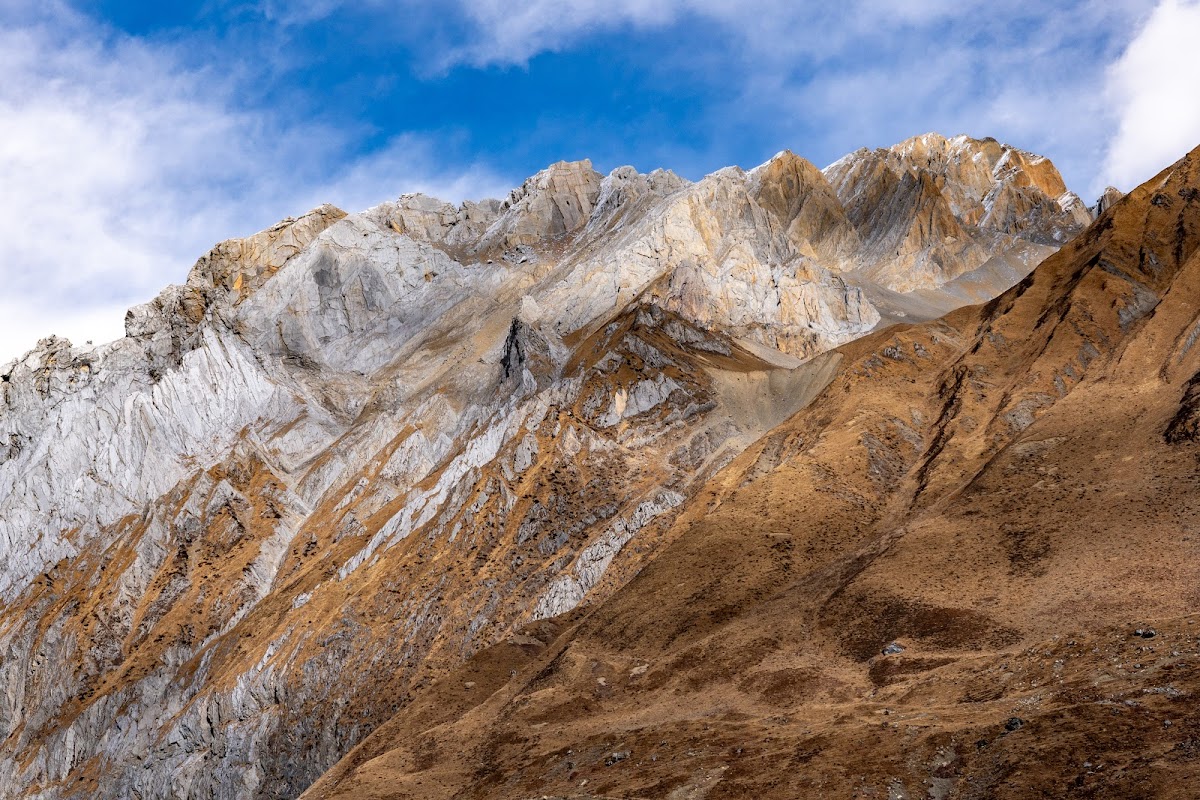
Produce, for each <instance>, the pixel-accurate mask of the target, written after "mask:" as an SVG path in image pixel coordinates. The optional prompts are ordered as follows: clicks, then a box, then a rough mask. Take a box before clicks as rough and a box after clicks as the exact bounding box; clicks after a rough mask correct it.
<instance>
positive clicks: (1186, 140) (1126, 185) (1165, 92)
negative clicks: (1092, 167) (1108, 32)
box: [1102, 0, 1200, 191]
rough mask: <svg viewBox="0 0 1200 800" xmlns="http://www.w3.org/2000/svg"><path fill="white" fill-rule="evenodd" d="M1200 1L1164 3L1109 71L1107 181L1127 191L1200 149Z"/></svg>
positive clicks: (1105, 164) (1105, 175)
mask: <svg viewBox="0 0 1200 800" xmlns="http://www.w3.org/2000/svg"><path fill="white" fill-rule="evenodd" d="M1197 42H1200V2H1191V3H1187V2H1180V1H1179V0H1164V1H1163V2H1161V3H1159V5H1158V7H1157V8H1156V9H1155V10H1154V13H1153V14H1152V15H1151V16H1150V19H1149V20H1148V21H1147V22H1146V24H1145V27H1143V28H1142V29H1141V31H1140V32H1139V33H1138V34H1137V36H1136V37H1135V38H1134V39H1133V41H1132V42H1130V44H1129V47H1128V48H1127V49H1126V50H1125V52H1124V54H1123V55H1122V56H1121V58H1120V60H1118V61H1117V62H1116V63H1115V64H1114V65H1113V66H1112V67H1111V69H1110V70H1109V74H1108V92H1107V97H1106V99H1107V100H1108V102H1109V103H1110V104H1111V107H1112V108H1113V109H1114V111H1115V113H1116V124H1115V131H1116V134H1115V136H1113V139H1112V141H1111V143H1110V144H1109V146H1108V150H1107V154H1106V157H1105V161H1104V169H1103V172H1102V177H1103V178H1104V179H1105V180H1107V181H1108V182H1109V183H1111V184H1113V185H1115V186H1116V187H1117V188H1119V189H1122V190H1124V191H1128V190H1130V189H1132V188H1133V187H1134V186H1136V185H1138V184H1139V183H1141V182H1143V181H1145V180H1147V179H1149V178H1150V177H1152V176H1153V175H1154V174H1155V173H1156V172H1158V171H1159V170H1160V169H1162V168H1163V167H1164V166H1166V165H1167V164H1170V163H1172V162H1173V161H1175V160H1176V159H1178V158H1180V157H1181V156H1183V155H1184V154H1185V153H1187V152H1188V151H1190V150H1191V149H1192V148H1194V147H1196V146H1197V145H1200V59H1197V58H1196V43H1197Z"/></svg>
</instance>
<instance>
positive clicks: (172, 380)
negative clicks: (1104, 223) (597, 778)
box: [0, 137, 1133, 798]
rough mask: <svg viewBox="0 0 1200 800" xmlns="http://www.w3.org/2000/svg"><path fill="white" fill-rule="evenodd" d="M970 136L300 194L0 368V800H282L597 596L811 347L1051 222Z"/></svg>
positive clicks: (1053, 242) (1039, 178)
mask: <svg viewBox="0 0 1200 800" xmlns="http://www.w3.org/2000/svg"><path fill="white" fill-rule="evenodd" d="M971 141H973V140H969V141H963V142H960V141H959V140H958V139H954V140H941V142H939V141H938V140H935V139H932V138H929V137H924V138H923V139H922V141H921V143H920V146H919V147H918V146H917V145H916V144H914V145H912V146H909V147H908V149H907V150H904V149H903V148H901V149H899V150H896V152H892V151H873V152H863V153H859V154H852V155H851V156H848V157H847V158H846V159H843V160H841V161H839V162H838V163H837V164H835V165H834V166H831V167H830V168H828V169H826V170H825V171H820V170H817V169H816V168H815V167H814V166H813V165H812V164H810V163H809V162H807V161H805V160H804V159H802V158H800V157H798V156H795V155H794V154H791V153H787V152H785V153H781V154H780V155H778V156H776V157H775V158H773V159H771V160H770V161H768V162H767V163H766V164H764V165H762V166H760V167H758V168H755V169H752V170H750V171H743V170H741V169H738V168H727V169H724V170H720V171H718V172H716V173H713V174H712V175H709V176H706V177H705V178H703V179H702V180H699V181H696V182H690V181H686V180H684V179H682V178H680V177H678V176H676V175H674V174H673V173H670V172H666V171H655V172H652V173H649V174H641V173H638V172H637V171H636V170H634V169H632V168H631V167H621V168H618V169H616V170H613V171H612V172H611V173H609V174H608V175H601V174H600V173H598V172H596V171H595V170H594V169H593V168H592V165H591V164H590V163H588V162H576V163H559V164H555V165H552V166H551V167H549V168H548V169H546V170H544V171H542V172H540V173H538V174H537V175H535V176H533V177H532V178H530V179H529V180H528V181H526V182H525V183H524V184H523V185H522V186H521V187H520V188H518V189H516V190H514V192H513V193H512V194H511V195H510V196H509V197H508V198H507V199H505V200H502V201H499V200H485V201H480V202H477V203H476V202H467V203H463V204H461V205H458V206H454V205H450V204H447V203H443V202H441V201H438V200H435V199H433V198H429V197H425V196H423V195H401V196H400V197H399V198H397V199H396V200H394V201H390V202H385V203H382V204H380V205H378V206H376V207H374V208H371V209H368V210H366V211H363V212H361V213H350V214H347V213H345V212H343V211H341V210H339V209H336V208H333V207H330V206H324V207H321V208H318V209H315V210H314V211H312V212H310V213H308V214H305V215H302V216H300V217H298V218H295V219H290V220H285V221H284V222H281V223H280V224H279V225H276V226H274V227H272V228H271V229H269V230H267V231H264V232H262V233H259V234H257V235H255V236H252V237H248V238H245V239H238V240H231V241H228V242H224V243H221V244H219V245H217V246H216V247H215V248H214V249H213V250H212V251H211V252H210V253H209V254H207V255H206V256H204V257H203V258H201V259H200V260H199V261H198V262H197V264H196V266H195V267H194V268H193V270H192V272H191V274H190V275H189V277H188V279H187V281H186V283H184V284H183V285H180V286H172V287H168V288H167V289H166V290H164V291H163V292H162V293H161V294H160V295H159V297H157V298H155V299H154V300H152V301H151V302H149V303H147V304H144V305H141V306H137V307H135V308H133V309H131V310H130V312H129V315H128V317H127V320H126V332H127V336H126V337H125V338H123V339H120V340H118V341H116V342H113V343H111V344H108V345H103V346H100V347H94V348H93V347H88V348H77V347H72V346H71V345H70V344H69V343H68V342H66V341H65V340H59V339H48V340H45V341H44V342H43V344H41V345H39V347H38V348H37V349H36V350H34V351H33V352H32V353H30V354H29V355H28V356H26V357H25V358H24V359H22V360H20V361H17V362H14V363H12V364H10V365H7V366H5V367H4V368H3V369H0V550H2V551H3V552H4V553H5V554H6V558H5V559H3V560H0V601H2V602H3V606H2V607H0V653H3V654H4V658H3V660H2V661H0V686H3V687H5V691H3V692H0V796H5V797H10V796H11V797H24V796H29V795H31V794H32V793H38V795H39V796H40V797H42V798H66V797H82V796H88V797H126V796H145V797H158V796H166V795H168V794H170V793H173V794H175V795H178V796H183V797H199V796H206V797H211V796H217V797H222V798H242V797H247V798H248V797H268V796H295V795H296V794H298V793H299V791H301V790H302V789H303V788H304V787H305V786H307V785H308V784H309V783H311V782H312V781H314V780H316V779H317V777H318V776H320V775H321V774H322V773H323V772H324V771H325V770H326V769H328V768H329V767H330V766H332V765H333V764H334V763H335V762H336V761H337V760H338V759H340V758H341V757H342V756H343V755H344V754H345V753H346V751H347V750H348V749H349V748H350V747H351V746H353V745H354V744H355V743H356V742H358V741H360V740H361V739H362V738H363V737H365V736H366V735H367V734H368V733H369V732H370V731H372V730H375V729H376V728H378V726H380V725H382V724H383V723H384V722H385V721H386V720H387V719H388V718H389V717H390V716H391V715H392V714H393V713H394V712H395V711H396V710H397V709H399V708H400V707H401V706H403V705H405V704H407V703H408V702H410V700H411V698H412V697H413V696H414V693H416V692H419V691H422V687H427V686H429V685H430V682H431V681H432V680H434V679H435V678H436V677H437V676H438V675H441V674H444V673H445V671H446V670H449V669H452V668H454V667H456V665H458V664H459V663H460V662H461V661H462V659H463V658H465V657H467V656H469V655H470V654H472V653H474V652H476V651H477V650H479V649H480V648H482V647H484V646H487V645H490V644H494V643H496V642H498V641H502V640H503V639H504V638H505V637H506V636H508V635H509V634H510V633H512V632H513V631H514V630H516V629H517V627H518V626H520V625H522V624H525V623H528V622H530V621H531V620H534V619H539V620H540V619H548V618H550V617H555V616H558V615H561V614H564V613H568V612H571V611H572V610H574V609H577V608H582V607H584V606H587V605H588V604H595V603H599V602H601V601H603V600H604V598H606V597H609V596H611V595H612V593H613V592H615V591H616V590H617V589H618V588H619V587H620V586H622V585H623V584H624V583H625V582H626V581H627V580H628V579H629V578H630V577H631V576H632V575H634V574H635V573H637V572H638V571H639V570H640V569H641V568H642V567H643V566H644V565H645V564H646V563H648V562H647V559H649V558H650V557H651V556H652V555H653V554H654V553H655V552H656V548H657V547H658V546H659V545H660V544H662V543H663V542H664V541H665V540H664V539H663V537H664V536H665V535H666V533H667V532H668V531H669V530H670V529H671V526H672V525H673V524H674V523H673V520H674V519H675V517H676V516H677V515H678V514H679V513H681V509H683V508H684V507H685V506H686V505H687V504H688V503H691V502H693V499H694V498H697V497H699V496H700V494H699V493H700V492H701V491H702V489H703V487H704V486H705V485H706V482H707V481H709V480H710V479H711V478H712V477H713V476H714V475H715V474H716V473H717V472H718V471H719V470H721V469H722V468H724V467H725V466H727V465H728V464H730V463H731V462H732V460H733V459H735V458H737V457H738V455H739V453H741V452H742V451H743V450H744V449H745V448H746V447H748V446H749V445H751V444H752V443H753V442H755V441H756V440H759V439H760V438H761V437H762V436H763V435H765V434H766V433H768V432H769V431H771V430H772V429H774V428H775V427H776V426H778V425H780V424H781V423H783V422H784V421H785V420H787V419H788V418H790V417H791V416H792V415H793V414H795V413H796V412H797V411H798V410H800V409H801V408H802V407H803V406H805V405H806V404H807V403H808V402H809V401H810V400H812V399H813V398H814V397H815V396H817V395H818V394H819V393H820V392H822V391H823V389H824V387H825V386H826V385H828V384H829V382H830V381H831V380H833V379H834V377H835V376H836V375H838V374H839V370H841V369H842V368H843V363H844V361H845V360H846V358H847V355H846V354H845V352H848V351H838V350H837V348H839V347H843V346H845V345H847V344H850V343H853V342H854V341H855V340H857V339H860V338H861V337H863V336H865V335H868V334H871V332H872V331H875V330H876V329H877V328H878V327H880V326H883V325H886V324H889V323H890V322H891V321H893V320H896V319H899V318H901V315H904V317H903V318H904V319H906V320H908V321H910V322H911V321H916V320H919V319H924V318H930V317H934V316H937V315H938V314H940V313H942V312H944V311H945V310H947V309H950V308H955V307H959V306H962V305H964V304H967V303H970V302H974V301H978V300H987V299H991V298H992V297H994V296H995V295H996V294H997V293H999V292H1000V291H1001V290H1002V289H1004V288H1007V287H1008V286H1009V285H1011V284H1012V283H1015V282H1017V281H1019V280H1020V279H1021V278H1022V277H1024V275H1025V274H1026V273H1027V272H1028V271H1029V270H1030V269H1031V268H1032V267H1033V266H1034V264H1035V263H1036V261H1037V259H1038V258H1039V257H1040V256H1041V255H1044V254H1047V253H1050V252H1053V251H1054V249H1055V248H1056V247H1057V246H1058V244H1059V243H1060V242H1065V241H1067V240H1069V239H1070V238H1071V237H1072V236H1074V235H1075V234H1076V233H1077V232H1078V231H1079V229H1080V228H1081V227H1082V221H1081V220H1082V217H1081V216H1080V214H1081V213H1082V214H1085V215H1086V213H1087V211H1086V209H1083V210H1082V211H1080V209H1081V208H1082V207H1081V206H1077V205H1070V204H1068V205H1062V204H1060V203H1059V202H1058V199H1057V198H1055V197H1051V196H1050V195H1049V194H1047V192H1046V189H1047V188H1050V189H1053V188H1054V187H1053V186H1052V185H1051V179H1050V177H1048V176H1051V175H1053V174H1056V173H1052V172H1051V171H1050V170H1052V167H1047V166H1046V165H1045V164H1043V163H1042V162H1039V161H1038V160H1037V159H1036V158H1034V157H1031V156H1027V155H1024V154H1020V153H1018V152H1017V151H1014V150H1012V148H1007V149H1006V148H1005V147H1004V146H1002V145H998V144H995V143H988V142H986V140H985V141H984V142H982V143H980V144H977V145H975V144H971V143H970V142H971ZM971 148H975V150H972V149H971ZM968 152H972V153H974V152H978V153H982V154H983V155H982V156H980V158H981V159H982V161H983V162H986V164H984V166H979V165H975V164H974V162H973V161H972V162H971V163H966V162H967V161H970V159H966V161H964V159H965V158H966V155H965V154H967V153H968ZM971 158H972V159H973V158H974V156H973V155H972V156H971ZM1068 206H1069V207H1068ZM1131 313H1133V312H1131ZM889 358H890V357H889ZM914 424H916V423H914ZM901 438H903V436H901ZM348 665H349V667H350V668H348ZM365 698H370V702H369V703H368V702H365ZM164 709H165V710H164Z"/></svg>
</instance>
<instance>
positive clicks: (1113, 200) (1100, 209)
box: [1090, 186, 1125, 217]
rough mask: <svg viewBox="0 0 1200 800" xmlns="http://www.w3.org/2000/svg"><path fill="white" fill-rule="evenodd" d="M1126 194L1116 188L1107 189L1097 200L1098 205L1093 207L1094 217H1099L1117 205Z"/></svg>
mask: <svg viewBox="0 0 1200 800" xmlns="http://www.w3.org/2000/svg"><path fill="white" fill-rule="evenodd" d="M1124 196H1125V193H1124V192H1122V191H1121V190H1120V189H1118V188H1117V187H1115V186H1109V187H1107V188H1105V190H1104V193H1103V194H1101V195H1100V196H1099V197H1097V198H1096V203H1095V205H1093V206H1092V207H1091V209H1090V210H1091V212H1092V216H1094V217H1098V216H1100V215H1101V214H1103V213H1104V212H1105V211H1108V209H1110V208H1112V207H1113V206H1114V205H1116V204H1117V202H1118V201H1120V199H1121V198H1122V197H1124Z"/></svg>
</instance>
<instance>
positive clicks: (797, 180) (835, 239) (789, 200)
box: [749, 150, 859, 268]
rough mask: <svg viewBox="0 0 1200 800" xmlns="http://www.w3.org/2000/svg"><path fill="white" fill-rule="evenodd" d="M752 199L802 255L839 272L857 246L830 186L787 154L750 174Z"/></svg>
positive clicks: (808, 166) (811, 167)
mask: <svg viewBox="0 0 1200 800" xmlns="http://www.w3.org/2000/svg"><path fill="white" fill-rule="evenodd" d="M749 178H750V194H751V196H752V197H753V198H754V200H755V202H757V203H758V204H759V205H760V206H762V207H763V208H764V209H765V210H766V211H767V212H768V213H769V214H771V215H772V216H773V217H774V218H775V219H776V220H777V221H778V223H779V224H780V226H781V227H782V228H783V229H784V230H785V231H787V236H788V239H789V240H790V241H791V242H792V244H793V245H794V246H795V247H796V249H797V250H798V251H799V252H801V253H803V254H804V255H806V256H808V257H810V258H814V259H821V260H823V261H825V262H827V263H828V264H829V265H830V266H831V267H835V268H840V267H842V266H843V264H844V260H845V259H846V258H847V257H848V256H849V255H850V253H851V252H853V250H854V249H855V248H856V247H857V245H858V244H859V241H858V236H857V233H856V231H855V229H854V227H853V225H851V224H850V222H849V220H848V219H847V218H846V212H845V210H844V209H843V207H842V205H841V203H840V202H839V201H838V197H837V194H836V193H835V192H834V191H833V187H832V186H830V185H829V181H827V180H826V179H825V176H824V175H822V174H821V171H820V170H819V169H817V168H816V167H815V166H814V165H813V164H812V163H811V162H810V161H807V160H806V159H803V158H801V157H800V156H797V155H796V154H795V153H793V152H792V151H790V150H785V151H783V152H782V153H779V154H778V155H776V156H775V157H774V158H772V159H771V160H770V161H768V162H766V163H765V164H763V165H762V166H760V167H757V168H756V169H754V170H751V172H750V173H749Z"/></svg>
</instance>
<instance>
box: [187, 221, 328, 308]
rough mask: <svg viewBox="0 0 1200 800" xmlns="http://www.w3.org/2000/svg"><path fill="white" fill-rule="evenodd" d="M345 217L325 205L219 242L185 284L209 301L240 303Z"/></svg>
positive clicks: (200, 262) (194, 269) (193, 270)
mask: <svg viewBox="0 0 1200 800" xmlns="http://www.w3.org/2000/svg"><path fill="white" fill-rule="evenodd" d="M345 216H346V212H345V211H342V210H341V209H340V208H337V207H335V206H331V205H329V204H326V205H323V206H320V207H319V208H314V209H313V210H312V211H309V212H308V213H307V214H303V215H302V216H300V217H298V218H294V219H293V218H292V217H288V218H287V219H285V220H283V221H282V222H279V223H276V224H275V225H272V226H271V227H270V228H268V229H267V230H265V231H262V232H261V233H256V234H254V235H253V236H247V237H246V238H244V239H229V240H228V241H224V242H221V243H220V244H218V245H217V246H216V247H214V248H213V249H212V250H210V251H209V252H208V253H207V254H206V255H205V256H204V257H202V258H201V259H200V260H199V261H197V262H196V265H195V266H193V267H192V270H191V273H190V274H189V275H188V279H187V285H188V286H190V287H193V288H194V289H197V290H198V291H200V292H201V294H203V295H204V297H205V298H206V299H207V300H209V301H216V302H219V303H222V304H225V303H237V302H240V301H241V300H243V299H245V298H246V297H247V296H248V295H250V294H253V293H254V292H255V291H256V290H258V288H259V287H261V286H262V285H263V284H264V283H265V282H266V281H267V280H268V279H269V278H270V277H271V276H272V275H274V274H275V273H276V272H278V271H279V270H280V269H281V268H282V267H283V265H284V264H286V263H287V262H288V260H289V259H291V258H292V257H294V256H295V255H296V254H297V253H299V252H300V251H301V250H303V249H304V248H306V247H307V246H308V245H309V244H310V243H311V242H312V241H313V240H314V239H315V238H317V236H318V235H319V234H320V233H321V232H322V231H324V230H325V229H326V228H328V227H329V226H330V225H332V224H333V223H335V222H337V221H338V220H340V219H342V218H344V217H345Z"/></svg>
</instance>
